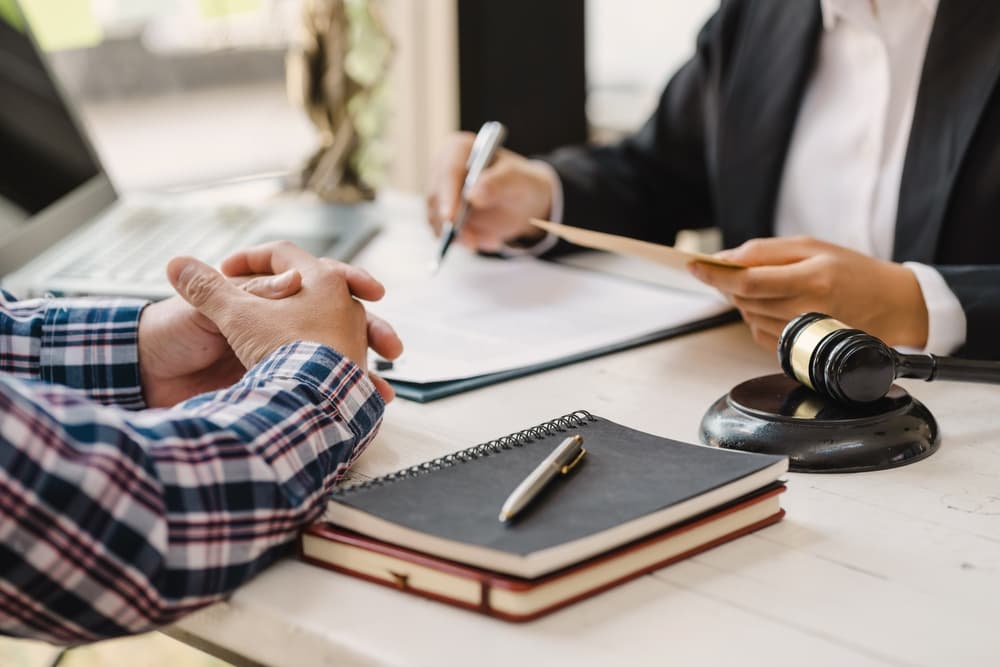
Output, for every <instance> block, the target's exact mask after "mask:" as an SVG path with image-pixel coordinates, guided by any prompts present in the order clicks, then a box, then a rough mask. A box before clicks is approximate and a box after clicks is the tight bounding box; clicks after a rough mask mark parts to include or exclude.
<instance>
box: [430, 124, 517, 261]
mask: <svg viewBox="0 0 1000 667" xmlns="http://www.w3.org/2000/svg"><path fill="white" fill-rule="evenodd" d="M506 138H507V128H506V127H504V125H503V123H498V122H497V121H495V120H491V121H487V122H486V123H483V126H482V127H481V128H479V132H478V134H476V139H475V141H473V142H472V150H471V151H469V159H468V160H467V161H466V163H465V168H466V174H465V182H464V183H463V184H462V191H461V194H460V195H459V198H460V199H459V205H458V213H457V214H456V215H455V217H454V220H449V221H447V222H445V223H444V227H443V228H442V230H441V247H440V248H439V249H438V256H437V259H436V261H435V263H434V271H435V272H437V271H438V269H440V268H441V262H443V261H444V255H445V253H446V252H448V247H449V246H451V243H452V241H454V240H455V237H456V236H458V232H459V231H461V229H462V226H463V225H464V224H465V221H466V219H467V218H468V217H469V199H468V193H469V189H470V188H471V187H472V186H473V185H475V184H476V181H478V180H479V176H480V175H481V174H482V173H483V170H484V169H486V167H488V166H490V163H491V162H493V157H494V156H495V155H496V153H497V151H498V150H500V146H502V145H503V142H504V139H506Z"/></svg>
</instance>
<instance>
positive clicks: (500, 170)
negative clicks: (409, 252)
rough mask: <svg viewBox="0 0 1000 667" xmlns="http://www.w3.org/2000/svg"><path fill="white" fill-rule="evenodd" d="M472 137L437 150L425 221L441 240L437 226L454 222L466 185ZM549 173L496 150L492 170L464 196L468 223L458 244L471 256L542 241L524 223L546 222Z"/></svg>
mask: <svg viewBox="0 0 1000 667" xmlns="http://www.w3.org/2000/svg"><path fill="white" fill-rule="evenodd" d="M474 140H475V135H474V134H472V133H471V132H461V133H457V134H455V135H453V136H452V137H451V138H450V139H449V140H448V142H447V144H446V145H445V146H444V148H443V149H442V150H441V152H440V154H439V155H438V158H437V160H436V162H435V165H434V168H433V169H432V172H431V180H430V194H428V196H427V221H428V222H429V223H430V225H431V227H433V228H434V233H435V234H438V235H440V233H441V226H442V225H443V224H444V222H445V221H447V220H452V221H453V220H454V218H455V215H456V214H457V213H458V207H459V202H460V200H461V192H462V184H463V183H464V182H465V174H466V163H467V161H468V159H469V153H470V152H471V151H472V142H473V141H474ZM552 188H553V183H552V181H551V176H550V172H549V171H548V170H547V169H545V168H544V167H543V166H541V165H538V164H536V163H535V162H533V161H531V160H529V159H527V158H525V157H524V156H522V155H518V154H517V153H514V152H513V151H509V150H506V149H503V148H501V149H500V150H499V151H497V154H496V157H495V158H494V161H493V164H492V165H491V166H489V167H487V168H486V169H485V170H483V173H482V175H481V176H480V177H479V180H478V181H476V184H475V185H474V186H473V187H472V188H471V190H470V191H469V193H468V198H469V206H470V210H469V217H468V218H467V219H466V223H465V225H464V226H463V227H462V229H461V230H460V232H459V235H458V241H459V243H462V244H463V245H465V246H467V247H469V248H472V249H474V250H483V251H486V252H495V251H497V250H499V249H500V248H501V247H502V246H503V245H504V244H505V243H509V242H511V241H514V240H515V239H525V238H531V237H536V238H537V239H538V240H541V238H542V237H543V236H544V235H545V233H544V232H542V231H541V230H539V229H538V228H537V227H533V226H532V225H531V224H529V223H528V219H529V218H548V217H549V213H550V211H551V209H552Z"/></svg>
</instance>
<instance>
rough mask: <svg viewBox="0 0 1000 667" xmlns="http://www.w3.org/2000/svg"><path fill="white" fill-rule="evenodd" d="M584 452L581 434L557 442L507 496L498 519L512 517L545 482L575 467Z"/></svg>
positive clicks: (505, 519) (543, 486)
mask: <svg viewBox="0 0 1000 667" xmlns="http://www.w3.org/2000/svg"><path fill="white" fill-rule="evenodd" d="M586 453H587V450H586V449H584V448H583V436H582V435H573V436H570V437H568V438H566V439H565V440H563V441H562V442H561V443H559V446H558V447H556V448H555V449H554V450H553V451H552V453H551V454H549V455H548V456H546V457H545V459H544V460H543V461H542V462H541V463H540V464H538V467H537V468H535V469H534V470H532V471H531V473H530V474H529V475H528V476H527V477H525V478H524V481H523V482H521V483H520V484H518V485H517V488H516V489H514V491H513V492H512V493H511V494H510V495H509V496H508V497H507V500H505V501H504V504H503V507H501V508H500V520H501V521H508V520H510V519H511V518H513V516H514V515H515V514H517V513H518V512H520V511H521V510H522V509H524V508H525V507H526V506H527V505H528V503H530V502H531V501H532V500H533V499H534V498H535V496H537V495H538V494H539V493H541V491H542V489H544V488H545V485H546V484H548V483H549V482H550V481H552V480H553V479H554V478H555V477H557V476H558V475H565V474H567V473H569V472H570V471H571V470H572V469H573V468H575V467H576V465H577V464H578V463H579V462H580V460H581V459H582V458H583V456H584V454H586Z"/></svg>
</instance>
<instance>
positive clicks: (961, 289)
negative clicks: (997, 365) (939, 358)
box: [934, 265, 1000, 359]
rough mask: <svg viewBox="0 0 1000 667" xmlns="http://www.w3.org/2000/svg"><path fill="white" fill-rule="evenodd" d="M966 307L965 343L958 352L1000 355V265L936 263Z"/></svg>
mask: <svg viewBox="0 0 1000 667" xmlns="http://www.w3.org/2000/svg"><path fill="white" fill-rule="evenodd" d="M934 268H935V269H937V270H938V271H939V272H940V273H941V275H942V276H943V277H944V279H945V282H947V283H948V287H950V288H951V291H952V292H954V294H955V296H957V297H958V301H959V303H961V304H962V310H964V311H965V319H966V337H965V345H963V346H962V348H961V349H960V350H958V351H957V352H956V355H957V356H961V357H966V358H969V359H1000V265H997V266H935V267H934Z"/></svg>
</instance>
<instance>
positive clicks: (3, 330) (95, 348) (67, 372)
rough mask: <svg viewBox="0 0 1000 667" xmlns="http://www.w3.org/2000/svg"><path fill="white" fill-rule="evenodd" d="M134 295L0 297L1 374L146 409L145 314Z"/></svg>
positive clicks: (104, 400)
mask: <svg viewBox="0 0 1000 667" xmlns="http://www.w3.org/2000/svg"><path fill="white" fill-rule="evenodd" d="M145 305H146V302H144V301H138V300H134V299H101V300H96V299H31V300H28V301H17V300H15V299H14V298H12V297H11V296H10V295H8V294H6V293H4V294H2V295H0V372H3V373H6V374H8V375H12V376H14V377H18V378H22V379H28V380H41V381H42V382H46V383H50V384H58V385H63V386H65V387H70V388H73V389H79V390H82V391H83V392H84V393H85V394H86V395H87V396H89V397H90V398H92V399H94V400H96V401H99V402H101V403H105V404H115V405H120V406H122V407H126V408H131V409H135V408H141V407H144V405H145V404H144V402H143V399H142V387H141V385H140V379H139V366H138V354H137V351H136V345H137V340H138V326H139V316H140V314H141V312H142V309H143V308H144V307H145Z"/></svg>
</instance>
